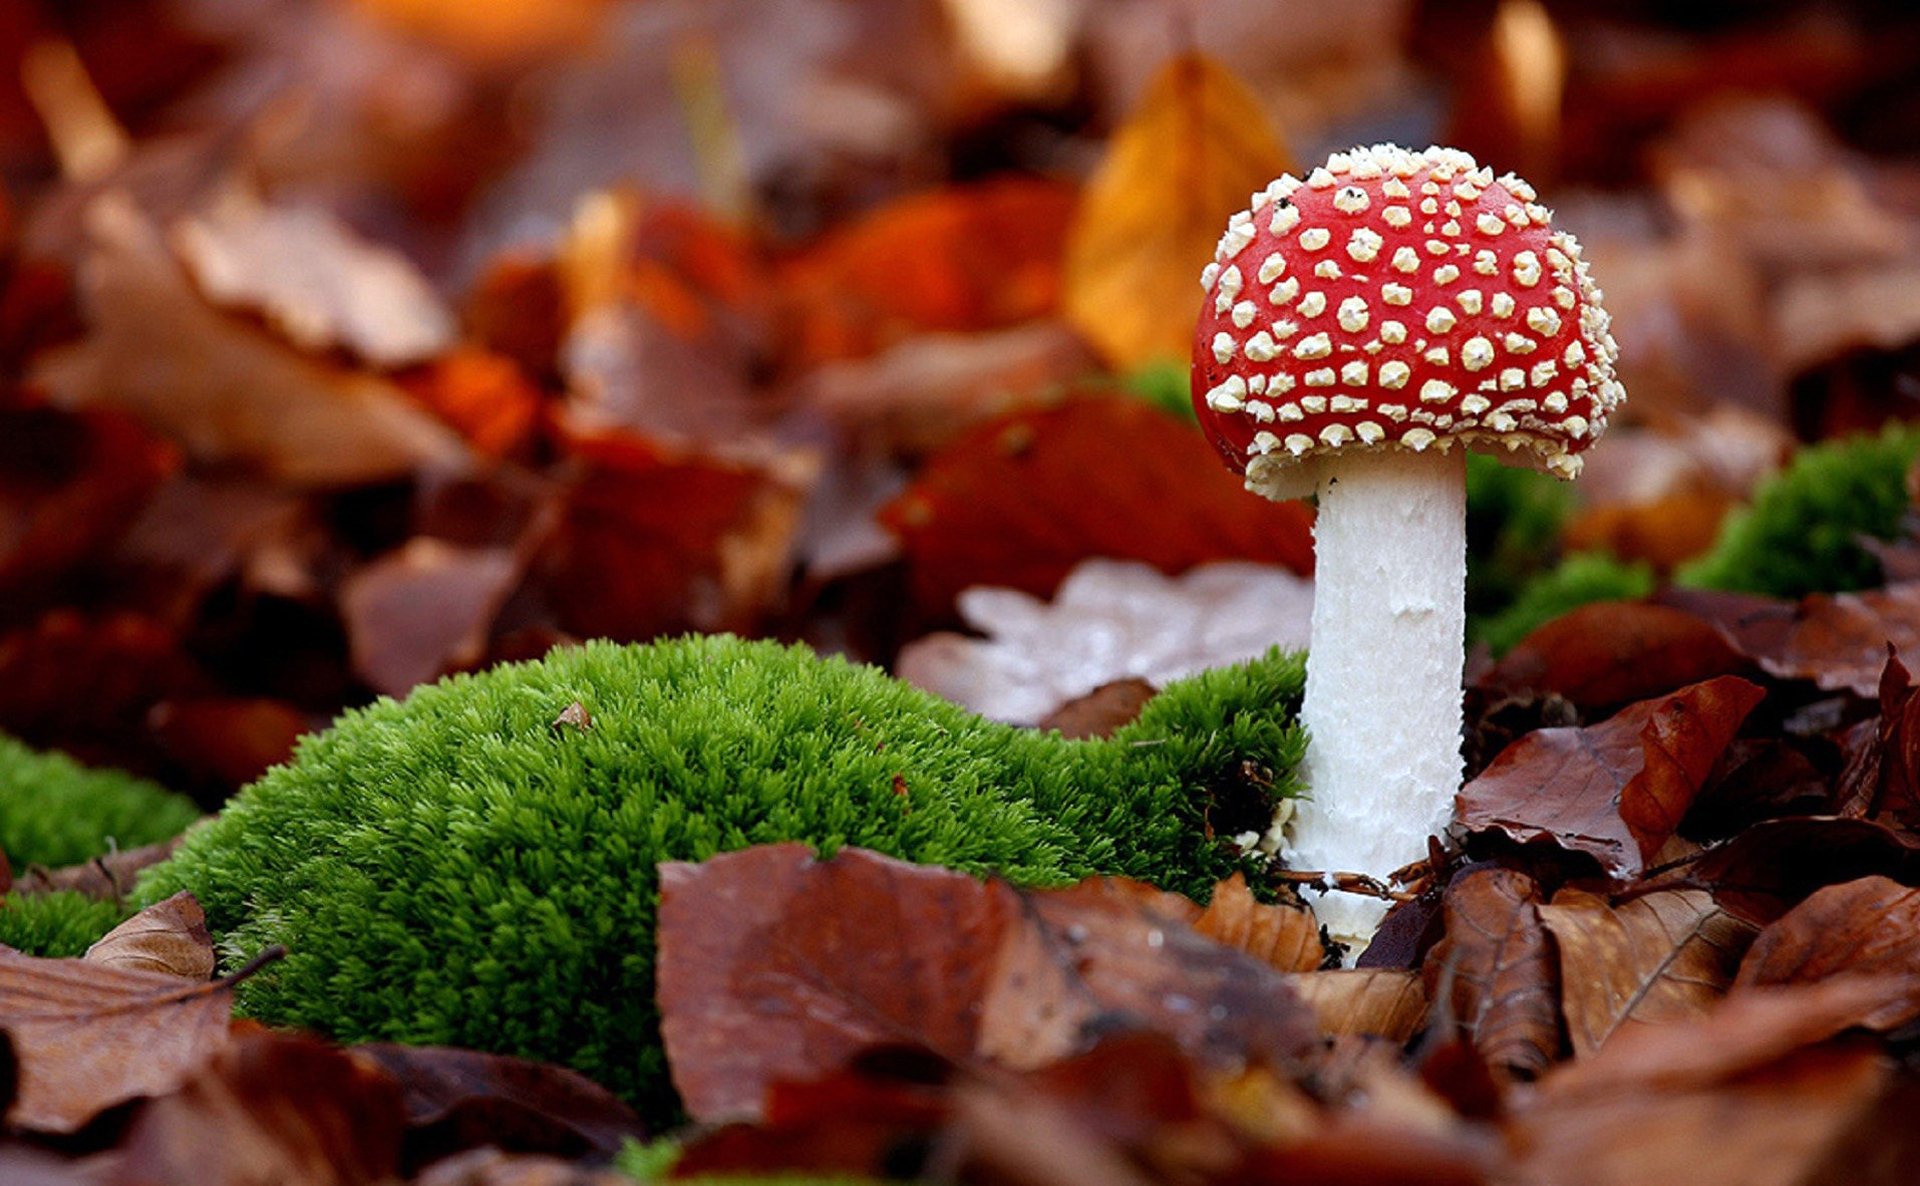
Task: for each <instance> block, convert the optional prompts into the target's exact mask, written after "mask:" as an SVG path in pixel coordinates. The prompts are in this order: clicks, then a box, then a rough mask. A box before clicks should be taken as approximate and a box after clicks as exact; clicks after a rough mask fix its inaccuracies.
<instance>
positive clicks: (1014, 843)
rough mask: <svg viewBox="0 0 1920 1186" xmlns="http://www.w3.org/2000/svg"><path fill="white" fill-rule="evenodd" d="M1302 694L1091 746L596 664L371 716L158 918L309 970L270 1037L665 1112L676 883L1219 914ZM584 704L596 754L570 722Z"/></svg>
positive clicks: (770, 670)
mask: <svg viewBox="0 0 1920 1186" xmlns="http://www.w3.org/2000/svg"><path fill="white" fill-rule="evenodd" d="M1301 682H1302V667H1301V663H1300V661H1299V659H1298V657H1296V656H1286V657H1283V656H1270V657H1269V658H1268V659H1266V660H1265V661H1263V662H1260V663H1257V664H1254V665H1251V666H1250V667H1247V668H1244V669H1240V670H1238V671H1236V672H1228V673H1215V674H1211V675H1208V676H1206V677H1202V678H1201V679H1200V680H1198V681H1195V682H1193V683H1191V684H1189V685H1186V686H1184V687H1176V688H1174V689H1170V690H1169V691H1168V692H1167V693H1166V694H1165V695H1163V696H1162V697H1161V698H1159V699H1158V700H1156V701H1155V702H1154V703H1153V704H1152V705H1150V706H1149V709H1148V711H1147V712H1146V713H1145V714H1144V715H1143V717H1142V718H1141V719H1140V720H1138V721H1136V722H1134V723H1133V724H1132V725H1131V726H1129V727H1128V728H1127V729H1126V730H1124V731H1122V732H1121V734H1120V735H1118V736H1116V737H1115V738H1113V739H1112V740H1111V741H1095V742H1074V741H1065V740H1062V739H1061V738H1059V737H1058V736H1055V735H1042V734H1038V733H1034V732H1031V731H1027V730H1020V729H1015V728H1012V727H1009V726H1004V725H999V724H994V723H991V722H988V721H985V720H982V719H980V718H978V717H976V716H973V715H971V714H969V713H967V712H965V711H964V710H962V709H960V708H958V707H956V706H954V705H952V704H949V703H947V702H945V701H941V700H938V699H935V698H934V697H931V696H928V695H926V694H924V693H922V692H919V691H917V690H916V689H913V688H911V687H908V686H907V685H905V684H902V683H899V682H898V681H895V680H892V679H889V678H887V677H886V676H885V675H884V674H882V673H881V672H879V671H877V670H874V669H872V668H866V667H859V666H854V665H850V664H848V663H845V662H842V661H839V660H831V659H830V660H821V659H816V658H815V657H813V655H812V654H811V653H810V652H808V651H806V650H804V649H802V648H787V647H781V646H777V645H774V644H771V643H748V642H742V641H739V640H737V639H731V638H692V639H684V640H679V641H674V642H668V643H661V644H656V645H652V646H639V647H621V646H615V645H611V644H604V643H590V644H587V645H586V646H583V647H578V648H569V649H564V650H560V651H556V652H554V653H553V654H551V655H549V656H548V657H547V658H546V659H544V660H541V661H539V662H536V663H524V664H514V665H508V666H504V667H499V668H496V669H494V670H492V671H489V672H486V673H483V674H480V675H475V676H456V677H454V678H451V679H448V680H444V681H442V682H441V683H439V684H436V685H433V686H430V687H425V688H421V689H418V690H416V691H415V692H414V693H413V694H412V695H411V696H410V697H409V698H408V699H407V700H406V701H404V702H395V701H391V700H387V701H381V702H379V703H377V704H374V705H372V706H370V707H368V708H366V709H363V710H360V711H357V712H354V713H350V714H348V715H347V716H346V717H345V718H343V719H342V720H341V721H340V722H339V724H338V725H337V726H336V727H335V728H333V729H331V730H329V731H327V732H326V733H323V734H320V735H317V736H314V737H309V738H307V739H306V740H305V741H303V742H302V743H301V745H300V748H299V750H298V752H297V754H296V756H295V759H294V761H293V762H292V763H291V764H289V765H287V766H283V767H280V768H277V769H275V770H273V771H271V772H269V773H268V774H267V775H266V776H265V777H264V778H262V779H261V780H260V781H258V782H256V783H254V784H253V785H252V786H251V787H248V788H247V789H246V790H245V791H243V792H241V794H240V795H239V796H238V797H237V798H236V799H235V800H234V801H233V802H232V803H231V804H230V805H229V806H228V807H227V809H226V810H225V811H224V812H222V814H221V815H220V816H219V817H218V818H217V819H215V820H214V821H212V822H211V823H210V824H209V825H207V826H205V827H203V828H201V829H198V830H196V831H195V832H194V834H193V835H191V836H189V837H188V839H187V840H186V842H185V844H184V845H183V846H182V848H181V850H180V852H179V853H178V855H176V857H175V858H174V859H173V860H172V861H170V862H168V863H167V864H165V865H163V866H161V867H159V868H158V869H156V870H153V871H152V872H151V873H150V874H149V876H148V877H147V878H146V879H145V880H144V881H143V882H142V884H141V888H140V892H139V898H140V900H142V901H145V902H151V901H156V900H158V899H160V898H162V897H165V896H166V895H168V894H171V893H173V892H175V891H177V890H181V889H191V890H192V891H193V892H194V893H195V894H197V895H198V896H199V898H200V901H201V903H202V904H203V905H204V906H205V907H206V911H207V916H208V920H209V922H210V924H211V926H212V927H213V929H214V931H215V933H216V934H217V935H219V936H220V937H221V939H222V943H223V948H224V950H225V952H226V953H227V955H228V956H229V958H243V957H245V956H246V955H249V954H251V953H253V952H254V951H257V950H258V949H259V948H261V947H264V946H266V945H267V944H270V943H284V944H286V945H287V946H288V947H289V948H291V950H292V954H291V956H290V957H289V958H288V959H286V960H284V961H282V962H280V963H277V964H275V965H273V966H272V967H270V968H268V969H267V970H265V971H264V972H262V973H261V974H260V975H259V976H257V977H255V978H254V979H252V980H250V981H248V982H247V983H246V985H245V986H244V987H243V988H242V990H241V1004H242V1007H243V1008H244V1009H245V1010H246V1011H247V1012H249V1013H251V1014H253V1015H254V1016H257V1017H260V1018H262V1019H265V1020H269V1021H273V1022H281V1023H288V1024H294V1025H302V1026H308V1027H312V1028H316V1029H320V1030H323V1031H326V1032H329V1033H332V1034H334V1035H335V1036H337V1037H340V1038H343V1039H349V1040H362V1039H389V1040H397V1041H407V1042H434V1043H451V1044H456V1045H465V1046H475V1047H480V1048H484V1049H490V1050H498V1051H505V1052H510V1053H518V1054H523V1055H529V1056H533V1057H538V1058H545V1059H549V1060H553V1061H558V1062H563V1063H566V1064H567V1065H570V1066H573V1067H575V1068H577V1069H579V1070H582V1071H584V1072H585V1073H587V1074H589V1075H591V1076H593V1077H595V1078H597V1079H599V1080H600V1081H602V1082H604V1083H606V1084H607V1085H608V1086H609V1087H612V1088H613V1089H614V1090H616V1091H619V1092H621V1093H623V1094H625V1095H628V1096H629V1097H632V1098H634V1099H635V1100H636V1101H638V1102H640V1103H642V1105H643V1106H648V1107H651V1108H652V1109H653V1111H654V1113H655V1114H656V1115H665V1114H670V1112H671V1103H670V1101H671V1094H670V1089H669V1087H668V1085H667V1082H666V1076H665V1074H664V1066H663V1059H662V1055H661V1052H660V1050H659V1046H658V1038H657V1032H656V1030H657V1023H658V1019H657V1017H656V1015H655V1013H654V1009H653V1004H652V990H653V979H652V977H653V948H654V933H653V927H654V917H655V896H656V895H655V880H654V865H655V863H656V862H659V861H662V860H700V859H703V858H705V857H707V856H710V855H712V854H714V853H716V852H719V851H723V850H728V849H737V848H741V847H745V846H747V845H751V844H758V843H765V842H772V841H779V840H795V839H798V840H805V841H809V842H811V843H813V844H815V845H816V846H818V847H819V848H820V849H821V850H823V851H827V852H830V851H832V850H834V849H836V848H838V847H840V846H842V845H859V846H862V847H867V848H873V849H878V850H880V851H882V852H886V853H891V854H894V855H897V856H901V857H905V858H908V859H912V860H916V861H922V862H927V863H934V864H941V865H947V866H950V867H953V868H958V869H965V870H969V871H973V872H980V873H985V872H989V871H992V872H997V873H1001V874H1005V875H1006V876H1008V877H1011V878H1013V879H1015V880H1017V881H1020V882H1024V883H1027V884H1035V885H1053V884H1060V883H1064V882H1068V881H1071V880H1074V879H1076V878H1079V877H1082V876H1086V875H1089V874H1093V873H1119V874H1127V875H1131V876H1135V877H1140V878H1144V879H1146V880H1150V881H1154V882H1156V883H1158V884H1162V885H1165V886H1168V887H1170V888H1176V889H1184V890H1189V891H1195V892H1204V891H1205V890H1206V889H1207V888H1209V887H1210V886H1211V885H1212V884H1213V883H1214V882H1215V881H1216V880H1217V879H1218V878H1219V877H1221V876H1223V875H1225V874H1226V873H1228V872H1230V871H1231V870H1232V869H1233V868H1235V867H1236V864H1235V860H1234V858H1233V857H1232V856H1230V855H1229V854H1228V853H1226V852H1225V851H1223V850H1222V849H1221V848H1220V847H1219V846H1218V845H1217V844H1216V843H1214V842H1213V841H1211V840H1209V839H1208V837H1207V834H1206V828H1205V827H1204V826H1203V822H1202V815H1203V813H1206V812H1210V811H1213V810H1215V808H1216V804H1215V803H1214V801H1213V800H1214V796H1215V794H1216V792H1217V789H1218V788H1220V787H1222V786H1226V785H1228V784H1229V783H1230V782H1231V781H1232V780H1233V779H1234V778H1235V777H1236V775H1237V772H1238V771H1239V769H1240V767H1241V764H1242V760H1243V759H1252V760H1255V761H1257V762H1258V763H1260V764H1262V765H1264V766H1266V767H1267V768H1268V769H1270V770H1272V771H1274V772H1275V775H1276V779H1277V788H1276V789H1277V790H1278V791H1281V792H1291V790H1292V789H1293V783H1292V779H1291V771H1292V769H1293V767H1294V765H1295V763H1296V762H1297V761H1298V759H1299V756H1300V753H1301V749H1302V747H1303V745H1304V741H1303V738H1302V735H1301V733H1300V732H1299V730H1298V729H1297V728H1295V727H1293V726H1292V724H1291V720H1292V716H1293V711H1294V709H1295V708H1296V707H1297V705H1298V700H1299V694H1300V688H1301ZM574 701H578V702H580V703H581V704H583V705H584V706H586V708H587V709H588V710H589V711H590V713H591V714H592V721H593V727H592V729H591V730H590V731H587V732H581V731H579V730H578V729H575V728H572V727H570V726H559V727H555V726H553V725H552V723H551V722H552V721H553V720H554V718H555V716H556V715H557V714H559V713H560V712H561V711H562V710H563V709H565V708H566V707H567V706H568V705H569V704H571V703H573V702H574Z"/></svg>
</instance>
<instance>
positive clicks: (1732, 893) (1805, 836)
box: [1687, 815, 1920, 923]
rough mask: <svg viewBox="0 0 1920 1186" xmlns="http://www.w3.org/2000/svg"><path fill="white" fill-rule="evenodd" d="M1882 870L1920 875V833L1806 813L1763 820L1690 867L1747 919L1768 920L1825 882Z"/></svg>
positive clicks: (1900, 877) (1899, 876)
mask: <svg viewBox="0 0 1920 1186" xmlns="http://www.w3.org/2000/svg"><path fill="white" fill-rule="evenodd" d="M1876 874H1877V875H1882V876H1885V877H1889V878H1892V879H1894V880H1897V881H1903V882H1904V881H1913V880H1916V879H1920V840H1916V839H1915V838H1914V837H1912V836H1910V835H1908V834H1906V833H1905V832H1901V831H1896V830H1895V829H1893V828H1890V827H1888V826H1887V825H1885V824H1882V823H1879V822H1876V821H1874V820H1864V819H1847V818H1843V817H1839V816H1830V815H1828V816H1820V815H1803V816H1787V817H1785V818H1782V819H1770V820H1761V821H1760V822H1759V823H1757V824H1752V825H1750V826H1748V827H1747V828H1746V829H1744V830H1743V831H1741V832H1740V833H1739V834H1738V835H1736V836H1734V837H1733V838H1732V839H1730V840H1728V841H1727V842H1726V843H1725V844H1722V845H1720V846H1718V847H1716V848H1712V849H1709V850H1708V851H1707V852H1706V853H1705V854H1704V855H1703V856H1701V858H1700V859H1699V860H1697V861H1695V862H1694V863H1693V865H1692V866H1691V867H1690V868H1689V869H1688V870H1687V877H1688V879H1689V880H1690V881H1691V882H1694V883H1696V884H1700V885H1704V886H1706V887H1707V888H1708V889H1709V890H1711V891H1712V893H1713V896H1714V900H1715V901H1717V902H1719V903H1720V904H1721V905H1722V906H1724V907H1726V908H1727V909H1728V910H1730V911H1732V912H1733V913H1734V914H1736V915H1738V916H1739V917H1741V918H1744V919H1746V920H1747V921H1749V922H1754V923H1769V922H1772V921H1774V920H1775V919H1777V918H1779V917H1780V916H1781V915H1782V914H1784V913H1785V912H1786V911H1787V909H1788V908H1789V907H1791V906H1793V905H1794V904H1795V903H1797V902H1799V901H1801V900H1802V899H1804V898H1806V897H1808V896H1809V895H1811V894H1813V893H1815V892H1816V891H1818V890H1819V889H1820V888H1821V887H1823V886H1829V885H1834V884H1837V883H1839V882H1843V881H1852V880H1855V879H1857V878H1860V877H1863V876H1871V875H1876Z"/></svg>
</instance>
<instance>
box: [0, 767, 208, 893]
mask: <svg viewBox="0 0 1920 1186" xmlns="http://www.w3.org/2000/svg"><path fill="white" fill-rule="evenodd" d="M199 815H200V811H199V808H197V807H195V806H194V805H193V803H192V801H191V800H189V799H186V798H184V797H182V796H180V795H175V794H173V793H171V792H169V791H167V790H165V789H164V788H162V787H160V786H158V785H156V784H154V783H151V782H148V781H146V780H145V779H142V778H135V777H133V776H132V775H130V774H123V773H121V772H120V771H117V770H92V769H89V768H87V767H85V766H82V765H80V764H79V763H78V762H75V761H74V760H73V759H71V758H69V757H67V756H66V755H64V754H53V753H39V752H37V751H35V750H31V749H28V748H27V747H26V746H24V745H21V744H20V743H19V742H18V741H15V740H13V739H12V738H10V737H0V852H5V853H6V854H7V858H8V859H9V860H10V861H12V862H13V864H14V866H15V867H16V868H18V867H20V866H23V865H29V864H35V865H48V866H60V865H72V864H76V863H78V862H80V861H86V860H91V859H92V858H94V857H97V856H99V855H100V854H101V853H104V852H107V851H109V850H110V849H111V848H113V847H114V846H116V845H117V846H119V847H120V848H135V847H138V846H139V845H142V844H151V843H153V842H154V841H156V840H165V839H167V838H168V837H170V836H176V835H178V834H179V833H180V832H181V831H182V830H183V829H185V828H186V826H187V825H188V824H190V823H192V822H193V821H194V820H195V819H197V818H199Z"/></svg>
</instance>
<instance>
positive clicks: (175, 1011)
mask: <svg viewBox="0 0 1920 1186" xmlns="http://www.w3.org/2000/svg"><path fill="white" fill-rule="evenodd" d="M233 984H234V981H233V979H232V978H231V977H230V978H228V979H225V980H216V981H208V982H204V983H192V982H187V981H183V980H181V979H180V978H179V977H178V976H168V975H162V974H160V973H157V972H134V971H128V970H126V969H123V968H111V967H101V966H99V965H97V964H90V963H87V962H85V961H83V960H51V959H35V958H33V957H32V956H25V955H19V954H16V953H9V952H0V1029H4V1030H5V1031H6V1032H7V1034H8V1036H9V1037H11V1038H12V1039H13V1049H14V1053H15V1055H16V1056H17V1057H18V1058H19V1060H20V1092H19V1096H18V1098H16V1099H15V1100H14V1103H13V1107H12V1108H10V1109H9V1110H8V1111H7V1114H6V1120H7V1123H9V1124H12V1125H16V1126H18V1127H20V1128H27V1129H32V1130H34V1131H36V1132H53V1133H68V1132H73V1131H75V1130H76V1129H79V1128H80V1127H81V1126H82V1125H84V1124H86V1123H87V1121H89V1120H91V1119H93V1118H94V1117H95V1116H97V1115H99V1114H100V1113H101V1112H102V1111H103V1110H105V1109H107V1108H110V1107H112V1106H113V1105H115V1104H118V1103H123V1102H125V1101H126V1100H130V1099H135V1098H137V1097H140V1096H150V1095H162V1094H164V1093H166V1092H169V1091H172V1090H173V1089H174V1088H175V1087H177V1086H179V1084H180V1083H181V1081H182V1080H184V1079H185V1078H186V1077H187V1076H188V1075H190V1074H191V1073H192V1072H193V1071H194V1070H195V1069H196V1068H198V1067H199V1066H201V1065H202V1064H203V1063H205V1062H206V1060H207V1059H208V1058H210V1057H211V1056H212V1055H213V1054H214V1053H215V1052H216V1051H218V1050H219V1049H221V1048H222V1047H223V1046H225V1045H226V1043H227V1019H228V1014H229V1013H230V1012H231V1009H232V989H233Z"/></svg>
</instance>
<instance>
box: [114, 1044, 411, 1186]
mask: <svg viewBox="0 0 1920 1186" xmlns="http://www.w3.org/2000/svg"><path fill="white" fill-rule="evenodd" d="M401 1125H402V1121H401V1110H400V1089H399V1088H398V1086H396V1085H395V1084H394V1082H393V1080H392V1079H391V1078H389V1077H388V1076H387V1075H386V1073H385V1072H383V1071H381V1070H379V1069H377V1068H375V1067H373V1066H371V1065H369V1064H365V1063H361V1062H359V1061H356V1060H355V1059H354V1058H353V1057H351V1056H350V1055H348V1054H347V1053H345V1052H344V1051H341V1050H338V1049H336V1048H334V1047H332V1046H329V1045H327V1044H325V1043H323V1042H320V1041H318V1040H316V1039H313V1038H308V1037H303V1036H294V1035H285V1034H275V1033H271V1032H258V1033H251V1034H242V1035H236V1036H235V1038H234V1040H233V1042H232V1043H231V1044H229V1045H228V1046H226V1048H225V1049H223V1050H221V1051H219V1052H218V1053H216V1054H215V1055H214V1056H213V1058H212V1059H211V1061H210V1062H209V1063H208V1064H207V1065H206V1066H205V1067H204V1068H203V1069H202V1070H201V1071H200V1072H199V1073H198V1074H195V1075H194V1076H192V1077H191V1078H189V1079H188V1080H187V1081H186V1082H185V1083H184V1084H183V1085H182V1086H181V1087H180V1089H179V1090H178V1091H176V1092H174V1093H173V1094H171V1095H167V1096H164V1097H162V1098H161V1099H157V1100H155V1101H154V1102H153V1103H151V1104H149V1105H148V1106H147V1107H146V1108H145V1109H144V1110H143V1111H142V1112H141V1113H140V1115H139V1117H138V1118H137V1119H136V1120H135V1121H134V1123H133V1127H132V1128H131V1130H130V1131H129V1132H128V1133H127V1137H126V1141H125V1144H124V1146H123V1159H122V1161H121V1173H120V1175H119V1177H118V1179H117V1183H118V1184H119V1186H252V1184H254V1183H262V1182H273V1183H278V1184H281V1186H387V1184H389V1183H392V1182H394V1181H396V1180H398V1176H399V1174H398V1171H399V1162H400V1136H401Z"/></svg>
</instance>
